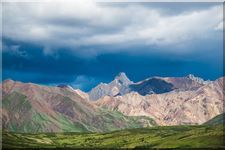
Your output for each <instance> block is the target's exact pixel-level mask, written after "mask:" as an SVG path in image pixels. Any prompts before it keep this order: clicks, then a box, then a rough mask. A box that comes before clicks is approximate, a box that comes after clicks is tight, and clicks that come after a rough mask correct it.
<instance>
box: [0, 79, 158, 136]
mask: <svg viewBox="0 0 225 150" xmlns="http://www.w3.org/2000/svg"><path fill="white" fill-rule="evenodd" d="M1 91H2V99H1V100H2V108H1V109H0V110H1V113H2V118H1V119H2V123H3V130H8V131H16V132H32V133H34V132H65V131H69V132H88V131H95V132H103V131H113V130H118V129H123V128H136V127H144V126H152V125H154V124H155V123H154V121H153V120H152V119H150V118H149V117H142V116H140V117H130V116H124V115H123V114H121V113H120V112H118V111H109V110H107V109H104V108H99V107H96V106H95V105H94V104H92V103H91V102H90V101H89V100H88V99H87V98H88V97H86V96H87V94H85V93H83V92H82V91H80V90H74V89H72V88H71V87H68V86H59V87H50V86H41V85H37V84H32V83H22V82H16V81H13V80H6V81H4V82H3V83H2V85H1Z"/></svg>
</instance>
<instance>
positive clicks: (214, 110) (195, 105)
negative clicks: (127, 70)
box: [95, 77, 225, 125]
mask: <svg viewBox="0 0 225 150" xmlns="http://www.w3.org/2000/svg"><path fill="white" fill-rule="evenodd" d="M185 78H186V77H185ZM164 80H167V81H171V82H170V83H172V84H174V86H175V87H176V86H177V87H178V86H179V87H182V88H184V89H186V87H188V86H186V85H187V84H190V85H192V87H188V88H187V89H188V90H187V89H186V90H178V91H177V90H174V91H171V92H167V93H163V94H151V95H146V96H142V95H140V94H139V93H137V92H131V93H128V94H125V95H123V96H117V97H108V96H106V97H103V98H101V99H100V100H98V101H96V102H95V103H96V105H98V106H99V107H107V108H108V109H110V110H117V111H120V112H122V113H123V114H125V115H128V116H149V117H151V118H153V119H154V120H155V121H156V122H157V124H159V125H184V124H202V123H204V122H206V121H208V120H209V119H211V118H213V117H215V116H216V115H219V114H221V113H223V103H224V100H223V94H225V92H224V90H223V80H224V79H223V78H220V79H218V80H216V81H214V82H209V83H207V84H206V83H204V84H203V83H202V82H201V83H199V84H196V83H195V82H194V84H193V82H191V81H190V82H189V80H187V79H183V78H181V79H179V82H177V81H176V82H175V81H174V79H173V78H167V79H164ZM180 80H185V81H186V82H185V86H184V85H181V84H180ZM190 80H192V79H190ZM175 83H176V84H175ZM200 84H201V85H202V86H200ZM198 86H199V87H198ZM197 87H198V88H197ZM193 89H195V90H193Z"/></svg>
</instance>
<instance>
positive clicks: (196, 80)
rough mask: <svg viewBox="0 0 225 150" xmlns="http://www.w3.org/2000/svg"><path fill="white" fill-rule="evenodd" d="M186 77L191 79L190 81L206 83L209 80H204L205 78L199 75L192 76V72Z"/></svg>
mask: <svg viewBox="0 0 225 150" xmlns="http://www.w3.org/2000/svg"><path fill="white" fill-rule="evenodd" d="M187 78H188V79H191V80H192V81H195V82H198V83H200V84H208V83H209V82H210V81H209V80H207V81H205V80H203V79H202V78H200V77H196V76H194V75H193V74H189V75H187Z"/></svg>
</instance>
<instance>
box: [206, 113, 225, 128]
mask: <svg viewBox="0 0 225 150" xmlns="http://www.w3.org/2000/svg"><path fill="white" fill-rule="evenodd" d="M224 119H225V113H223V114H220V115H218V116H216V117H214V118H213V119H211V120H209V121H207V122H206V123H205V124H206V125H219V124H223V123H224Z"/></svg>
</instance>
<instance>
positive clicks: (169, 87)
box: [88, 72, 211, 100]
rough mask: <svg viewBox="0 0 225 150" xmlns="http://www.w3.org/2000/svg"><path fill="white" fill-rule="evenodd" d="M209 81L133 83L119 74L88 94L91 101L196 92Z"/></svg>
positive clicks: (153, 79) (160, 79)
mask: <svg viewBox="0 0 225 150" xmlns="http://www.w3.org/2000/svg"><path fill="white" fill-rule="evenodd" d="M210 82H211V81H204V80H203V79H201V78H199V77H195V76H194V75H191V74H190V75H188V76H186V77H151V78H147V79H145V80H143V81H140V82H137V83H134V82H133V81H130V79H129V78H128V77H127V76H126V74H125V73H124V72H121V73H119V74H118V75H117V76H116V77H115V79H114V80H113V81H112V82H110V83H109V84H106V83H100V84H99V85H97V86H96V87H94V88H93V89H92V90H91V91H90V92H89V93H88V94H89V97H90V99H91V100H98V99H100V98H102V97H104V96H112V97H115V96H118V95H124V94H127V93H130V92H137V93H139V94H140V95H143V96H145V95H148V94H154V93H155V94H161V93H166V92H170V91H173V90H176V91H187V90H196V89H198V88H199V87H201V86H204V85H206V84H209V83H210Z"/></svg>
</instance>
